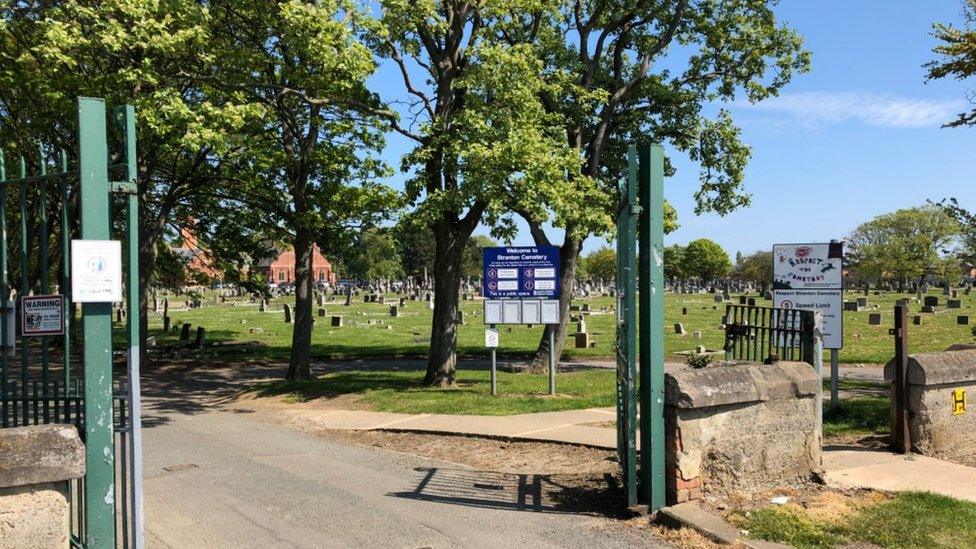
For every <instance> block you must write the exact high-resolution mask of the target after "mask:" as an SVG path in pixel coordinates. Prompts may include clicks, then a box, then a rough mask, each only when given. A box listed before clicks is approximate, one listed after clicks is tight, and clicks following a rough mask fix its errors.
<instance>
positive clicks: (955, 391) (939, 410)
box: [885, 345, 976, 456]
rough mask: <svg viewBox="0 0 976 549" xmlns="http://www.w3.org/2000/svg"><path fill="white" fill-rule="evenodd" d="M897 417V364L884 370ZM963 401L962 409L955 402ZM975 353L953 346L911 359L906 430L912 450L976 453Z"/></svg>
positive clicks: (915, 355) (952, 454)
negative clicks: (946, 349) (895, 401)
mask: <svg viewBox="0 0 976 549" xmlns="http://www.w3.org/2000/svg"><path fill="white" fill-rule="evenodd" d="M885 379H886V380H887V381H889V382H892V384H891V394H892V399H891V400H892V414H893V413H894V400H895V399H894V390H895V386H894V379H895V371H894V361H891V362H889V363H888V364H887V365H886V366H885ZM958 399H961V400H962V401H963V406H962V407H961V408H960V407H959V406H957V405H956V404H955V402H956V400H958ZM974 399H976V349H974V348H973V347H972V346H971V345H953V346H952V347H950V348H949V350H948V351H944V352H941V353H918V354H914V355H911V356H909V358H908V430H909V434H910V436H911V440H912V450H914V451H916V452H919V453H921V454H927V455H937V456H938V455H942V456H971V455H972V454H973V452H976V408H974V407H973V402H976V400H974Z"/></svg>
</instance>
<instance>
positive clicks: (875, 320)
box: [868, 313, 881, 326]
mask: <svg viewBox="0 0 976 549" xmlns="http://www.w3.org/2000/svg"><path fill="white" fill-rule="evenodd" d="M868 324H870V325H871V326H881V313H871V314H869V315H868Z"/></svg>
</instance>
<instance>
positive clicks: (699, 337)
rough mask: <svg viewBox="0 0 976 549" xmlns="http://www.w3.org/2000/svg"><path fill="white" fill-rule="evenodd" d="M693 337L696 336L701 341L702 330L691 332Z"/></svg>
mask: <svg viewBox="0 0 976 549" xmlns="http://www.w3.org/2000/svg"><path fill="white" fill-rule="evenodd" d="M691 337H693V338H695V341H701V338H702V333H701V330H695V331H694V332H692V333H691Z"/></svg>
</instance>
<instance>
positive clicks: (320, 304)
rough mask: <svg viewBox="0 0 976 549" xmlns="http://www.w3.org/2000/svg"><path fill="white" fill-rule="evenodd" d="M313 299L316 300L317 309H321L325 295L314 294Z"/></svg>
mask: <svg viewBox="0 0 976 549" xmlns="http://www.w3.org/2000/svg"><path fill="white" fill-rule="evenodd" d="M315 297H316V298H317V299H318V304H319V307H322V306H324V305H325V294H322V293H319V294H316V296H315Z"/></svg>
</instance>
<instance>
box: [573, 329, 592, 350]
mask: <svg viewBox="0 0 976 549" xmlns="http://www.w3.org/2000/svg"><path fill="white" fill-rule="evenodd" d="M589 346H590V334H588V333H586V332H579V333H577V334H576V348H577V349H586V348H588V347H589Z"/></svg>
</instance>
